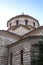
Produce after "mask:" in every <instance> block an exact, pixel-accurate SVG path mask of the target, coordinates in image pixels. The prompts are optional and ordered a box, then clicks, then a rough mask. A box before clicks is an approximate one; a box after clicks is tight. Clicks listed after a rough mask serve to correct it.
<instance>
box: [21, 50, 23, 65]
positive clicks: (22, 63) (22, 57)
mask: <svg viewBox="0 0 43 65" xmlns="http://www.w3.org/2000/svg"><path fill="white" fill-rule="evenodd" d="M21 65H23V50H21Z"/></svg>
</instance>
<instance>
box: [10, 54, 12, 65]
mask: <svg viewBox="0 0 43 65" xmlns="http://www.w3.org/2000/svg"><path fill="white" fill-rule="evenodd" d="M10 65H12V53H10Z"/></svg>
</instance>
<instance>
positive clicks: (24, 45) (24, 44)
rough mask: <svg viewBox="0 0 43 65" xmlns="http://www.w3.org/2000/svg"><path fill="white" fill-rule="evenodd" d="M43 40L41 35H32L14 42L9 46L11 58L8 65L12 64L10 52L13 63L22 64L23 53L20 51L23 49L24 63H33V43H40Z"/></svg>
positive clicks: (13, 64) (15, 64) (27, 64)
mask: <svg viewBox="0 0 43 65" xmlns="http://www.w3.org/2000/svg"><path fill="white" fill-rule="evenodd" d="M40 40H42V39H41V37H36V38H35V37H33V38H32V37H31V38H26V39H24V40H22V41H19V42H17V43H13V44H12V45H10V46H9V60H8V65H10V54H11V53H12V65H20V64H21V53H20V51H21V50H23V64H24V65H31V54H32V52H31V51H33V50H34V49H33V50H32V45H33V44H38V42H39V41H40Z"/></svg>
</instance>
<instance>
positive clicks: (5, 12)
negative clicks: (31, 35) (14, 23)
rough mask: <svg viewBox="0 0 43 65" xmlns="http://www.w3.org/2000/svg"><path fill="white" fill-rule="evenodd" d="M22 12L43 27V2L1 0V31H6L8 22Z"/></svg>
mask: <svg viewBox="0 0 43 65" xmlns="http://www.w3.org/2000/svg"><path fill="white" fill-rule="evenodd" d="M22 12H24V13H25V14H28V15H30V16H33V17H34V18H36V19H38V20H39V22H40V24H41V25H43V0H0V30H6V29H7V21H8V20H9V19H10V18H11V17H14V16H16V15H20V14H22Z"/></svg>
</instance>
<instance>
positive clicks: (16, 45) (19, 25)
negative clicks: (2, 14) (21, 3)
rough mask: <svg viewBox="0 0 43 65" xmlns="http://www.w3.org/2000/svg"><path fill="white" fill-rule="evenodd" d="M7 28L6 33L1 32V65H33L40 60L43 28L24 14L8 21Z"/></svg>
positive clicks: (35, 20)
mask: <svg viewBox="0 0 43 65" xmlns="http://www.w3.org/2000/svg"><path fill="white" fill-rule="evenodd" d="M7 27H8V29H7V30H6V31H5V30H0V65H32V61H34V60H37V59H38V54H39V48H38V45H37V44H39V41H42V40H43V39H42V37H43V26H40V24H39V21H38V20H37V19H35V18H33V17H31V16H29V15H25V14H22V15H17V16H15V17H12V18H11V19H10V20H9V21H7ZM35 64H36V62H35V63H34V65H35Z"/></svg>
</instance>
